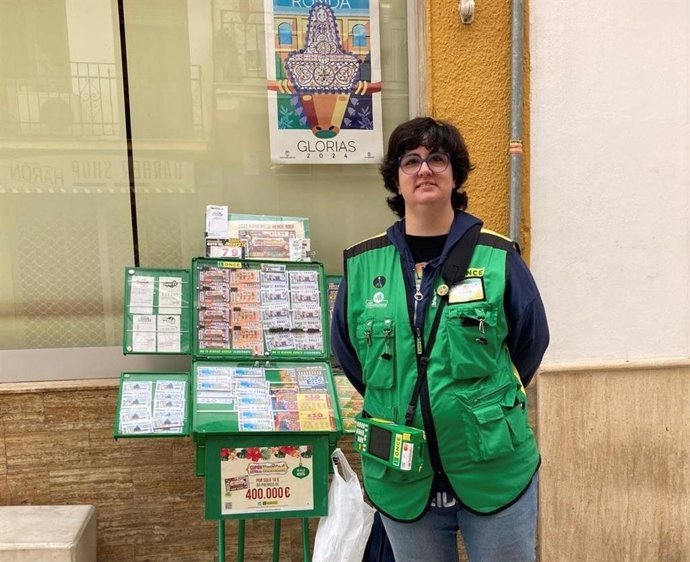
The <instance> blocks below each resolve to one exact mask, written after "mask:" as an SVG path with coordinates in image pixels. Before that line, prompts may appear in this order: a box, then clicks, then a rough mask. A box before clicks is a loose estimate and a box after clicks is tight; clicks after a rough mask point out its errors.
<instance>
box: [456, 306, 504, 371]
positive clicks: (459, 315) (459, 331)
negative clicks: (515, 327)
mask: <svg viewBox="0 0 690 562" xmlns="http://www.w3.org/2000/svg"><path fill="white" fill-rule="evenodd" d="M446 311H447V323H446V326H447V333H448V347H449V349H450V367H451V369H450V371H451V374H452V376H453V378H454V379H456V380H463V379H473V378H481V377H485V376H486V375H489V374H491V373H493V372H494V371H495V369H496V357H497V355H498V338H497V334H496V331H497V328H496V323H497V320H496V316H497V315H496V309H495V308H494V307H491V306H489V305H487V304H486V303H479V304H478V303H466V304H452V305H448V306H447V307H446Z"/></svg>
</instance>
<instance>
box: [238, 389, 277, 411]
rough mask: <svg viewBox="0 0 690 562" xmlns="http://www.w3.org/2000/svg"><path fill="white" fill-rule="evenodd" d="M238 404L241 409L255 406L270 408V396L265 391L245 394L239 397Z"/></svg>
mask: <svg viewBox="0 0 690 562" xmlns="http://www.w3.org/2000/svg"><path fill="white" fill-rule="evenodd" d="M237 405H238V406H239V407H240V408H241V409H247V408H249V407H253V408H263V409H266V408H268V405H269V401H268V396H266V394H265V393H261V394H260V393H252V394H244V395H242V396H238V397H237Z"/></svg>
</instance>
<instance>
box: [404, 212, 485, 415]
mask: <svg viewBox="0 0 690 562" xmlns="http://www.w3.org/2000/svg"><path fill="white" fill-rule="evenodd" d="M481 230H482V223H479V224H476V225H475V226H473V227H471V228H470V229H468V230H467V231H466V232H465V234H463V235H462V238H460V240H458V242H457V243H456V244H455V246H453V249H452V250H451V251H450V253H449V254H448V257H447V258H446V261H445V263H444V264H443V267H442V268H441V276H442V277H443V280H444V281H445V282H446V284H447V285H448V286H449V287H452V286H453V285H454V284H456V283H458V282H459V281H462V280H463V279H464V278H465V276H466V275H467V267H468V266H469V265H470V260H471V259H472V253H473V252H474V247H475V246H476V245H477V240H479V233H480V232H481ZM447 303H448V293H446V294H445V295H442V296H441V302H440V303H439V305H438V309H437V310H436V316H434V322H433V324H432V325H431V330H430V333H429V341H428V342H427V343H426V345H425V346H424V349H423V350H422V353H421V354H418V355H417V381H416V382H415V385H414V390H413V391H412V397H411V398H410V404H409V406H408V407H407V411H406V412H405V425H410V424H411V423H412V419H413V418H414V413H415V410H416V409H417V402H418V401H419V393H420V391H421V390H422V385H423V384H424V381H425V380H426V375H427V370H428V368H429V356H430V355H431V350H432V349H433V347H434V343H435V342H436V332H437V331H438V325H439V324H440V323H441V315H442V314H443V309H444V308H445V306H446V304H447Z"/></svg>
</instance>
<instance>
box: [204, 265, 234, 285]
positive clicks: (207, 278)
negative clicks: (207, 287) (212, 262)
mask: <svg viewBox="0 0 690 562" xmlns="http://www.w3.org/2000/svg"><path fill="white" fill-rule="evenodd" d="M230 273H231V270H229V269H221V268H219V267H209V268H208V269H202V270H201V271H199V281H201V283H202V284H207V283H229V282H230Z"/></svg>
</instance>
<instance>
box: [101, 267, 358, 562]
mask: <svg viewBox="0 0 690 562" xmlns="http://www.w3.org/2000/svg"><path fill="white" fill-rule="evenodd" d="M125 278H126V283H125V311H124V312H125V314H124V317H125V320H124V329H125V331H124V334H125V335H124V338H123V352H124V353H179V354H189V355H191V367H190V370H189V372H185V373H122V374H121V379H120V388H119V393H118V403H117V413H116V421H115V427H114V436H115V437H116V438H156V437H158V438H161V437H165V438H172V437H189V436H191V437H192V439H193V440H194V442H195V444H196V474H197V476H202V477H204V479H205V516H206V518H207V519H212V520H217V521H218V560H219V561H220V562H224V561H225V525H224V520H225V519H237V520H239V522H238V524H239V529H238V555H237V560H239V561H243V560H244V531H245V521H246V520H247V519H251V518H271V519H274V520H275V521H274V540H273V560H274V561H278V560H279V543H280V525H281V520H282V519H283V518H289V517H291V518H301V519H302V536H303V548H304V560H305V561H308V560H309V559H310V552H309V533H308V518H310V517H320V516H324V515H326V514H327V513H328V505H327V500H328V474H329V470H330V467H331V462H330V453H331V452H332V451H333V449H334V448H335V446H336V442H337V438H338V436H339V435H340V434H341V433H342V432H343V423H342V421H341V417H340V410H339V406H338V399H337V393H338V392H340V389H341V388H343V387H344V385H343V383H342V382H339V383H338V384H336V382H335V380H336V379H334V376H333V372H332V370H331V366H330V363H329V359H328V313H329V311H328V300H327V291H326V279H325V276H324V273H323V266H322V265H321V264H318V263H313V262H271V261H254V260H234V261H223V260H215V259H207V258H197V259H195V260H193V262H192V268H191V270H160V269H158V270H155V269H143V268H128V269H127V270H126V271H125ZM337 379H340V377H337Z"/></svg>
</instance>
